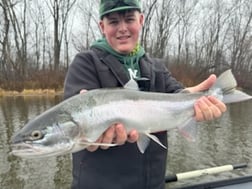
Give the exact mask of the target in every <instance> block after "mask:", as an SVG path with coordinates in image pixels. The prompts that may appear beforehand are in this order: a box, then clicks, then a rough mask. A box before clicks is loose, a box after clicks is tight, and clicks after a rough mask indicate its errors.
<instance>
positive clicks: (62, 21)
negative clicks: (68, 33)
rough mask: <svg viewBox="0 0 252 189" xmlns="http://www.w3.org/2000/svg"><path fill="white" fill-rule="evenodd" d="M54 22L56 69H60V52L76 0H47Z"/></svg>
mask: <svg viewBox="0 0 252 189" xmlns="http://www.w3.org/2000/svg"><path fill="white" fill-rule="evenodd" d="M46 2H47V5H48V7H49V9H50V12H51V15H52V17H53V24H54V71H58V70H59V65H60V52H61V44H62V40H63V34H64V31H65V29H66V23H67V19H68V16H69V13H70V10H71V8H72V7H73V5H74V4H75V2H76V0H47V1H46Z"/></svg>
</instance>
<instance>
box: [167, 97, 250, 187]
mask: <svg viewBox="0 0 252 189" xmlns="http://www.w3.org/2000/svg"><path fill="white" fill-rule="evenodd" d="M251 115H252V101H248V102H242V103H237V104H232V105H229V106H228V111H227V112H226V113H225V114H224V115H223V116H222V117H221V118H220V119H218V120H216V121H213V122H211V123H204V124H202V123H201V124H198V126H197V131H198V133H197V138H196V139H197V140H196V142H188V141H186V140H185V139H183V138H182V137H181V136H180V135H179V134H178V133H177V132H170V133H169V153H168V162H169V163H168V167H167V170H168V171H167V172H168V173H169V174H172V173H179V172H186V171H192V170H197V169H204V168H208V167H214V166H221V165H226V164H238V163H248V165H249V166H248V168H244V169H242V170H234V171H230V172H225V173H221V174H218V175H208V176H205V177H200V178H195V179H190V180H184V181H182V182H178V183H171V184H169V185H167V188H173V187H174V186H181V185H188V184H189V183H198V182H204V181H211V180H216V179H226V178H231V177H238V176H241V175H247V174H251V173H252V168H251V164H250V159H251V158H252V139H251V138H252V117H251Z"/></svg>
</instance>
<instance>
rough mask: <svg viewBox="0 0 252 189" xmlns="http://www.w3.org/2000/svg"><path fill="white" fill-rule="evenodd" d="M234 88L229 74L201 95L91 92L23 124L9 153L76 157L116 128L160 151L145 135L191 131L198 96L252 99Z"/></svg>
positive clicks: (142, 147) (143, 145)
mask: <svg viewBox="0 0 252 189" xmlns="http://www.w3.org/2000/svg"><path fill="white" fill-rule="evenodd" d="M235 87H236V80H235V79H234V77H233V75H232V73H231V71H230V70H228V71H226V72H224V73H223V74H221V75H220V77H218V79H217V82H216V83H215V85H214V86H213V87H212V88H211V89H210V90H209V91H207V92H205V93H177V94H167V93H154V92H142V91H137V90H132V89H126V88H125V89H96V90H91V91H88V92H86V93H83V94H78V95H76V96H73V97H71V98H69V99H67V100H65V101H63V102H61V103H59V104H58V105H56V106H54V107H52V108H51V109H49V110H47V111H45V112H44V113H42V114H41V115H39V116H37V117H35V118H34V119H33V120H32V121H30V122H28V123H27V124H26V125H25V126H24V127H23V128H22V129H21V130H20V131H18V132H17V133H16V134H15V135H14V136H13V138H12V149H13V151H12V154H14V155H16V156H20V157H25V158H35V157H46V156H56V155H61V154H66V153H73V152H77V151H80V150H82V149H85V148H86V147H87V146H89V145H99V144H97V143H95V141H96V140H97V139H98V138H99V137H100V136H101V135H102V134H103V132H104V131H105V130H107V128H108V127H109V126H111V125H113V124H115V123H122V124H123V125H124V126H125V128H126V129H127V130H131V129H133V128H134V129H136V130H137V131H138V132H139V133H140V137H139V140H138V142H137V145H138V148H139V150H140V151H141V152H142V153H143V152H144V151H145V149H146V148H147V147H148V144H149V140H150V138H151V139H152V140H154V141H155V142H157V143H158V144H160V145H161V146H163V145H162V144H161V142H160V141H159V140H158V138H157V137H155V136H154V135H152V134H150V133H154V132H158V131H164V130H170V129H173V128H179V129H180V130H187V131H188V130H190V129H191V126H192V125H193V124H194V123H193V122H194V108H193V105H194V103H195V101H196V100H197V99H198V98H200V97H201V96H203V95H214V96H216V97H218V98H219V99H221V100H222V101H223V102H224V103H232V102H239V101H244V100H248V99H251V98H252V97H251V96H249V95H247V94H245V93H243V92H241V91H238V90H236V89H235ZM188 128H190V129H188ZM103 145H108V146H110V145H115V144H103ZM163 147H165V146H163Z"/></svg>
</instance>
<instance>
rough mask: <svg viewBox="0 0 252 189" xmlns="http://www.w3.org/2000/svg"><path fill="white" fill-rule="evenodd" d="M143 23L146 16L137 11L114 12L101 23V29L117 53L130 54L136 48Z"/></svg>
mask: <svg viewBox="0 0 252 189" xmlns="http://www.w3.org/2000/svg"><path fill="white" fill-rule="evenodd" d="M143 22H144V16H143V14H142V13H140V12H138V11H137V10H131V11H126V12H113V13H110V14H108V15H106V16H105V17H104V18H103V19H102V20H101V21H100V27H101V30H102V32H103V34H104V35H105V38H106V39H107V42H108V43H109V45H110V46H111V47H112V48H113V49H114V50H115V51H117V52H119V53H122V54H128V53H130V52H131V51H132V50H133V49H134V48H135V47H136V44H137V42H138V38H139V34H140V31H141V29H142V26H143Z"/></svg>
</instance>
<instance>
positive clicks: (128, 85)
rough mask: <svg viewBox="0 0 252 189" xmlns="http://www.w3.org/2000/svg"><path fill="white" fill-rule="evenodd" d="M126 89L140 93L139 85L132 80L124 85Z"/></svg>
mask: <svg viewBox="0 0 252 189" xmlns="http://www.w3.org/2000/svg"><path fill="white" fill-rule="evenodd" d="M124 88H125V89H131V90H136V91H138V90H139V88H138V84H137V82H136V81H135V80H134V79H130V80H129V81H128V82H127V83H126V84H125V85H124Z"/></svg>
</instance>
